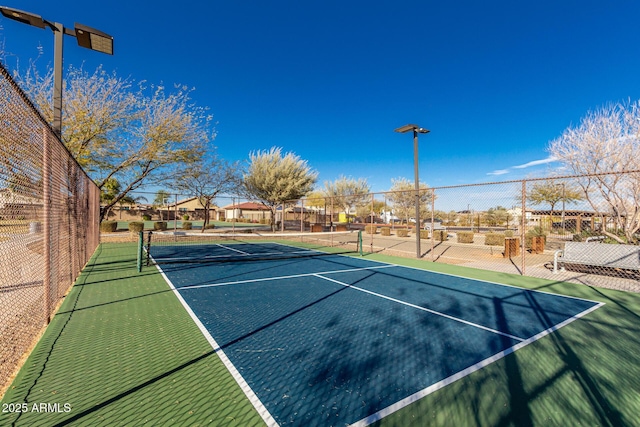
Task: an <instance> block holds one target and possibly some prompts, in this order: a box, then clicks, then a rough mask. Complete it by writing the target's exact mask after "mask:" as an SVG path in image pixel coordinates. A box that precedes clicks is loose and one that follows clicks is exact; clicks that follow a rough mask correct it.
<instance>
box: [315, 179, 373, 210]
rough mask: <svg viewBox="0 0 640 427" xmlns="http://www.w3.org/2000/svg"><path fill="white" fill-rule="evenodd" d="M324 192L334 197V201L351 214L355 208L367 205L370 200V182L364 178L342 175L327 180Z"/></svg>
mask: <svg viewBox="0 0 640 427" xmlns="http://www.w3.org/2000/svg"><path fill="white" fill-rule="evenodd" d="M324 194H325V195H326V196H327V197H329V198H332V199H333V203H334V204H336V205H338V206H340V207H341V208H342V209H344V212H345V213H347V214H350V213H351V211H352V209H353V208H358V207H360V206H363V205H366V204H367V202H368V201H369V200H370V195H369V184H368V183H367V180H366V179H364V178H360V179H357V180H356V179H354V178H347V177H345V176H344V175H340V177H339V178H338V179H336V180H335V181H333V182H329V181H325V183H324Z"/></svg>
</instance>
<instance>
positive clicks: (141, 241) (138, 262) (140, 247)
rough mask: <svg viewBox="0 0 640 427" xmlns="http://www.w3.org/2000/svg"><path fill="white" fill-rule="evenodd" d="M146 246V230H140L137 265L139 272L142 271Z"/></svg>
mask: <svg viewBox="0 0 640 427" xmlns="http://www.w3.org/2000/svg"><path fill="white" fill-rule="evenodd" d="M143 246H144V231H140V232H138V248H137V249H138V259H137V263H136V267H137V269H138V273H140V272H141V271H142V248H143Z"/></svg>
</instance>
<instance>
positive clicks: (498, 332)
mask: <svg viewBox="0 0 640 427" xmlns="http://www.w3.org/2000/svg"><path fill="white" fill-rule="evenodd" d="M321 274H322V273H315V274H314V276H316V277H318V278H320V279H324V280H328V281H330V282H333V283H337V284H338V285H342V286H346V287H348V288H351V289H355V290H357V291H360V292H364V293H366V294H370V295H373V296H376V297H379V298H384V299H386V300H389V301H393V302H397V303H398V304H403V305H406V306H409V307H412V308H417V309H418V310H422V311H426V312H428V313H431V314H435V315H438V316H442V317H445V318H447V319H449V320H455V321H456V322H460V323H464V324H465V325H469V326H473V327H475V328H478V329H484V330H485V331H489V332H492V333H494V334H498V335H502V336H504V337H508V338H511V339H514V340H516V341H520V342H522V341H524V338H520V337H516V336H515V335H511V334H507V333H504V332H501V331H498V330H497V329H492V328H488V327H486V326H482V325H479V324H477V323H473V322H469V321H468V320H464V319H460V318H459V317H454V316H450V315H448V314H445V313H441V312H439V311H435V310H431V309H428V308H425V307H421V306H419V305H415V304H411V303H409V302H406V301H402V300H399V299H396V298H392V297H389V296H386V295H382V294H379V293H377V292H373V291H368V290H366V289H363V288H359V287H358V286H353V285H349V284H348V283H344V282H341V281H339V280H335V279H331V278H329V277H324V276H322V275H321Z"/></svg>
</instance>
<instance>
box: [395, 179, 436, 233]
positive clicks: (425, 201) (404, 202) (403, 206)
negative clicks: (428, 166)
mask: <svg viewBox="0 0 640 427" xmlns="http://www.w3.org/2000/svg"><path fill="white" fill-rule="evenodd" d="M391 184H392V185H391V190H390V192H389V193H388V194H387V199H388V200H389V201H390V202H391V203H392V204H393V207H394V212H395V214H396V215H397V216H398V217H399V218H404V219H405V221H407V222H409V218H410V217H412V216H414V215H415V212H416V211H415V208H416V190H415V184H414V183H413V181H409V180H408V179H406V178H397V179H392V180H391ZM419 187H420V191H419V193H418V194H419V198H420V199H419V203H420V217H421V218H422V219H426V218H427V216H428V217H429V219H430V218H431V214H430V212H431V206H429V205H430V204H431V199H432V192H431V189H430V188H429V186H428V185H427V184H425V183H422V182H421V183H420V184H419ZM428 212H429V215H427V213H428Z"/></svg>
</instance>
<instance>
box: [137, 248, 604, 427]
mask: <svg viewBox="0 0 640 427" xmlns="http://www.w3.org/2000/svg"><path fill="white" fill-rule="evenodd" d="M307 246H308V245H307ZM149 253H150V255H151V257H152V258H153V260H154V261H155V262H157V264H158V266H157V267H158V269H160V271H161V272H162V275H163V277H164V278H165V280H166V281H167V282H168V283H169V285H170V287H171V288H172V289H174V292H175V293H176V295H177V296H178V298H179V299H180V300H181V302H182V304H183V305H184V306H185V308H186V309H187V311H188V312H189V313H190V314H191V316H192V318H193V320H194V321H195V322H196V324H197V325H198V326H199V328H200V330H201V331H202V333H203V334H204V335H205V337H206V338H207V339H208V340H209V342H210V343H211V345H212V346H213V348H214V349H215V350H216V352H217V354H218V355H219V356H220V357H221V359H222V360H223V362H224V363H225V365H226V367H227V369H228V370H229V371H230V372H231V374H232V375H233V377H234V378H235V380H236V382H238V384H239V385H240V386H241V388H242V389H243V390H244V392H245V394H246V395H247V397H248V398H249V399H250V401H251V402H252V404H253V406H254V407H255V408H256V410H257V411H258V413H259V414H260V415H261V417H262V418H263V420H264V421H265V422H266V423H267V424H268V425H305V426H312V425H318V426H320V425H322V426H324V425H349V424H356V425H368V424H371V423H373V422H375V421H377V420H380V419H381V418H383V417H385V416H386V415H388V414H391V413H393V412H395V411H397V410H399V409H402V408H403V407H405V406H407V405H409V404H411V403H413V402H415V401H417V400H419V399H420V398H422V397H424V396H427V395H429V394H431V393H433V392H434V391H437V390H439V389H441V388H443V387H445V386H446V385H448V384H451V383H452V382H454V381H456V380H458V379H461V378H463V377H465V376H467V375H469V374H471V373H473V372H475V371H477V370H479V369H482V368H483V367H485V366H487V365H489V364H491V363H493V362H495V361H497V360H499V359H501V358H502V357H504V356H506V355H508V354H509V353H511V352H513V351H515V350H517V349H519V348H521V347H523V346H526V345H527V344H530V343H533V342H534V341H536V340H538V339H540V338H542V337H544V336H545V335H547V334H549V333H552V332H553V331H555V330H557V329H559V328H560V327H562V326H565V325H567V324H569V323H571V322H572V321H574V320H576V319H578V318H580V317H582V316H585V315H586V314H588V313H590V312H592V311H594V310H596V309H598V308H599V307H601V306H602V303H600V302H595V301H590V300H587V299H581V298H574V297H566V296H561V295H556V294H552V293H546V292H540V291H535V290H528V289H522V288H518V287H513V286H508V285H502V284H498V283H493V282H489V281H483V280H477V279H470V278H465V277H460V276H456V275H451V274H441V273H436V272H430V271H425V270H419V269H415V268H410V267H403V266H399V265H394V264H388V263H382V262H379V261H373V260H369V259H364V258H361V257H358V256H344V255H341V254H327V253H324V252H318V251H317V250H315V249H314V248H310V247H305V245H299V244H294V245H291V244H286V243H265V242H251V243H234V242H224V243H219V242H211V243H202V242H200V243H197V244H194V243H193V242H192V243H191V244H182V243H176V244H172V242H171V241H170V239H167V241H164V242H162V243H161V244H158V245H154V244H152V245H151V246H150V247H149ZM194 261H196V262H194ZM206 261H209V262H206ZM165 262H167V263H166V264H165Z"/></svg>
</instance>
